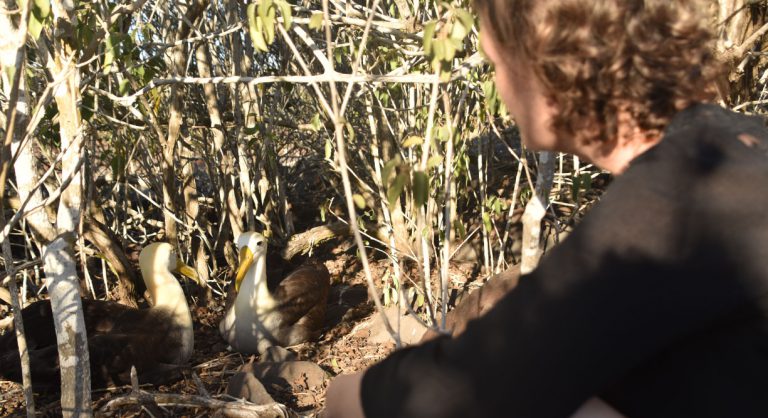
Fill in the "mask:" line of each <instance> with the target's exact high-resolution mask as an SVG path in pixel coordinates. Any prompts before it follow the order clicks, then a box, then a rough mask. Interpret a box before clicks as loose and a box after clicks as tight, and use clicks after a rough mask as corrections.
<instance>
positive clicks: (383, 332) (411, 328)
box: [367, 306, 427, 345]
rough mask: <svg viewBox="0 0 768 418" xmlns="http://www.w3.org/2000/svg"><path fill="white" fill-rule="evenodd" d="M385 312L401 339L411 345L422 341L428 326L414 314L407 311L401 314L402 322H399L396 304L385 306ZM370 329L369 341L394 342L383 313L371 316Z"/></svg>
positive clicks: (378, 342) (376, 342)
mask: <svg viewBox="0 0 768 418" xmlns="http://www.w3.org/2000/svg"><path fill="white" fill-rule="evenodd" d="M384 313H385V314H386V315H387V319H388V320H389V324H390V325H391V326H392V328H393V329H394V330H395V332H398V331H399V333H400V340H401V341H402V342H403V344H406V345H411V344H417V343H418V342H419V341H421V337H422V336H423V335H424V333H425V332H426V331H427V328H426V327H424V325H422V324H421V322H419V321H418V320H417V319H416V318H414V317H413V315H409V314H406V313H401V314H400V322H399V324H398V313H397V307H396V306H390V307H387V308H384ZM367 329H368V330H369V331H370V333H369V335H368V336H367V337H368V341H369V342H372V343H375V344H383V343H387V342H392V337H391V336H390V335H389V332H388V331H387V328H386V327H385V326H384V321H383V320H382V319H381V315H380V314H379V313H378V312H376V313H374V314H373V317H372V318H371V323H370V325H369V326H368V327H367Z"/></svg>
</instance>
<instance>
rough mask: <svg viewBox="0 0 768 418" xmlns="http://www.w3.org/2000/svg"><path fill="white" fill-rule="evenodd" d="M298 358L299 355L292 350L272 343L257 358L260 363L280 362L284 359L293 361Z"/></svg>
mask: <svg viewBox="0 0 768 418" xmlns="http://www.w3.org/2000/svg"><path fill="white" fill-rule="evenodd" d="M298 359H299V356H298V355H297V354H296V353H294V352H293V351H290V350H288V349H287V348H284V347H280V346H277V345H273V346H271V347H269V348H267V350H266V351H265V352H264V354H262V355H261V358H259V361H260V362H262V363H281V362H284V361H294V360H298Z"/></svg>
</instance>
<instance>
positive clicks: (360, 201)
mask: <svg viewBox="0 0 768 418" xmlns="http://www.w3.org/2000/svg"><path fill="white" fill-rule="evenodd" d="M352 200H353V201H354V202H355V206H357V208H358V209H365V206H366V204H365V198H364V197H363V196H362V195H360V194H357V193H355V194H353V195H352Z"/></svg>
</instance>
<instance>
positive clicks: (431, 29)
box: [422, 20, 437, 55]
mask: <svg viewBox="0 0 768 418" xmlns="http://www.w3.org/2000/svg"><path fill="white" fill-rule="evenodd" d="M436 25H437V21H434V20H430V21H429V22H427V23H425V24H424V34H423V35H422V36H423V37H422V43H423V45H424V54H426V55H430V54H431V53H432V38H434V37H435V26H436Z"/></svg>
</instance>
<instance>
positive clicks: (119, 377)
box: [0, 242, 197, 392]
mask: <svg viewBox="0 0 768 418" xmlns="http://www.w3.org/2000/svg"><path fill="white" fill-rule="evenodd" d="M139 266H140V268H141V275H142V277H143V279H144V283H145V284H146V285H147V290H148V291H149V294H150V296H151V298H152V301H153V302H154V304H153V306H152V307H150V308H146V309H137V308H132V307H128V306H125V305H121V304H119V303H117V302H113V301H103V300H91V299H84V300H83V301H82V303H83V315H84V318H85V328H86V333H87V337H88V353H89V358H90V366H91V367H90V368H91V387H92V388H103V387H107V386H110V385H123V384H127V383H130V370H131V366H135V367H136V370H137V374H138V378H139V382H141V383H163V382H165V381H167V380H169V377H173V376H175V375H177V374H178V369H179V368H180V366H182V365H183V364H184V363H185V362H186V361H187V360H188V359H189V357H190V356H191V354H192V349H193V345H194V336H193V331H192V316H191V314H190V312H189V306H188V305H187V300H186V298H185V296H184V291H183V289H182V288H181V285H180V284H179V282H178V281H177V280H176V278H175V277H174V276H173V273H181V274H182V275H184V276H186V277H188V278H191V279H194V280H197V273H196V272H195V270H194V269H192V268H191V267H189V266H187V265H186V264H184V263H183V262H182V261H181V260H180V259H179V258H178V256H177V255H176V252H175V251H174V249H173V246H171V244H168V243H164V242H163V243H153V244H150V245H148V246H146V247H145V248H144V249H143V250H142V251H141V254H140V256H139ZM21 313H22V318H23V321H24V330H25V332H26V339H27V348H28V350H29V355H30V368H31V369H32V385H33V389H34V390H35V391H36V392H42V391H58V390H59V386H60V379H61V377H60V373H59V364H58V363H59V355H58V346H57V342H56V331H55V329H54V325H53V314H52V311H51V304H50V301H48V300H44V301H38V302H35V303H33V304H31V305H29V306H27V307H26V308H24V309H23V310H22V311H21ZM0 377H2V378H5V379H8V380H12V381H15V382H21V365H20V361H19V350H18V346H17V343H16V335H15V332H14V329H13V328H11V330H10V331H9V332H6V333H5V334H3V335H2V336H0Z"/></svg>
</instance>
